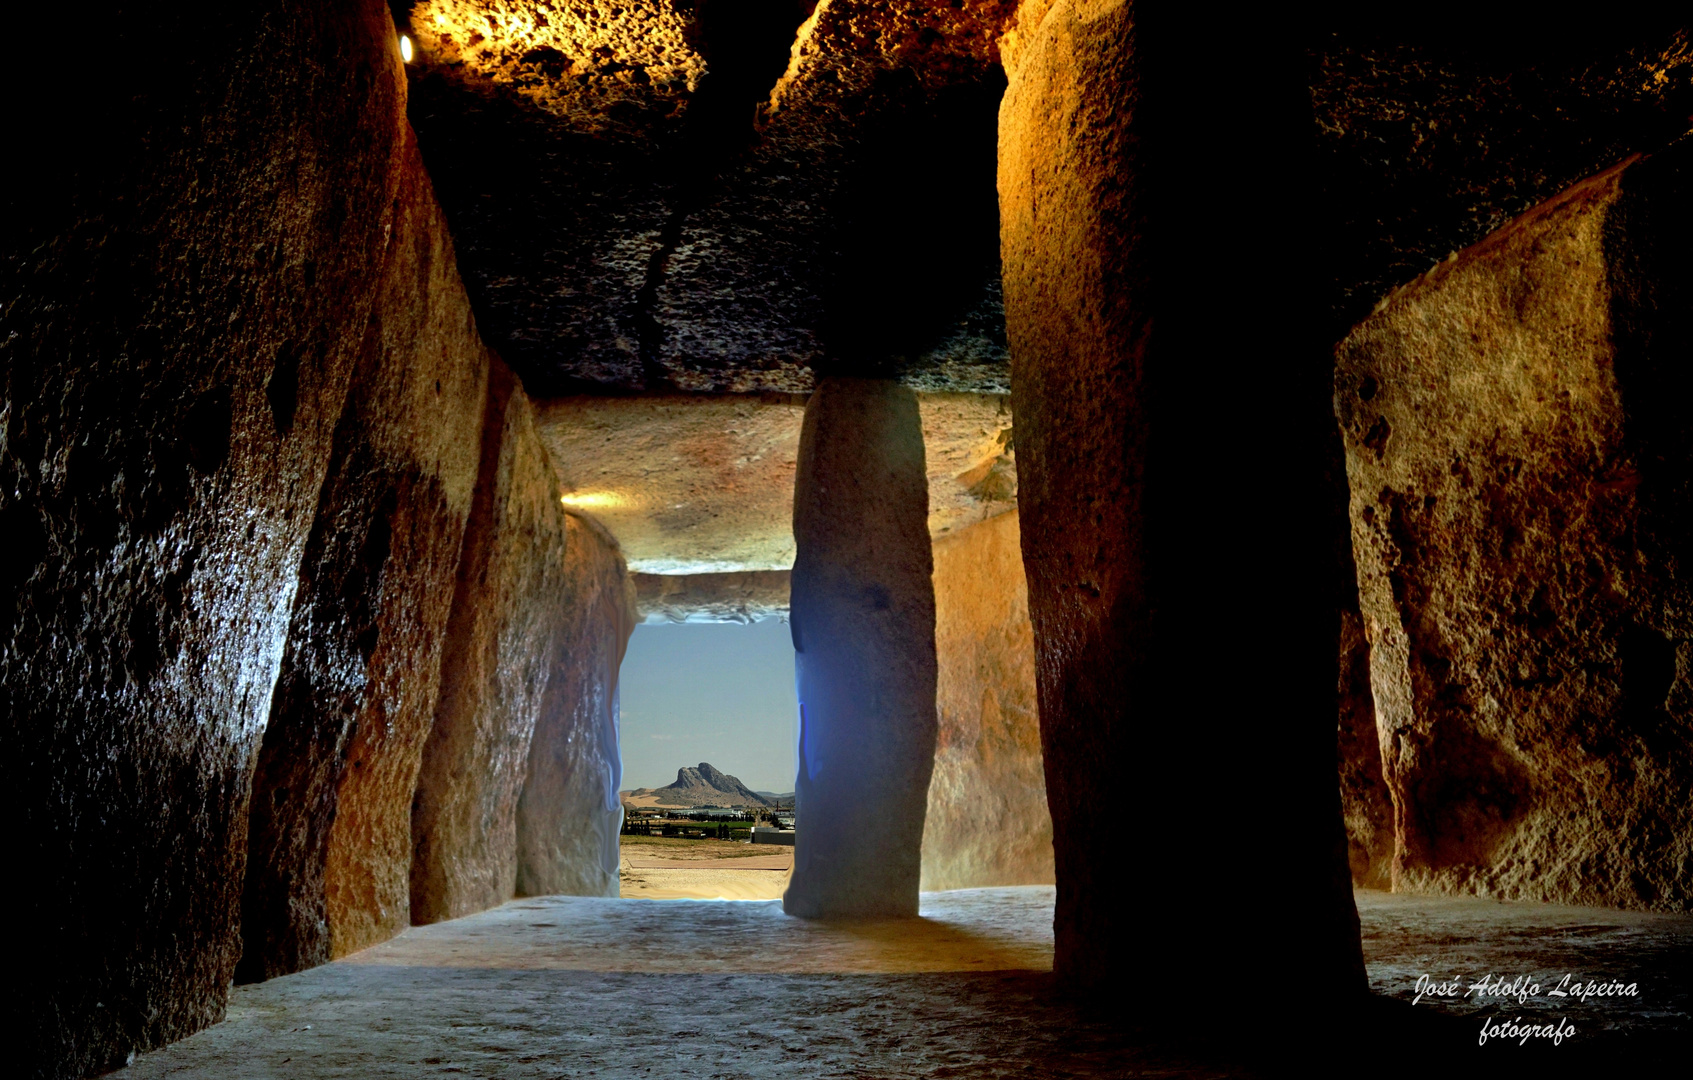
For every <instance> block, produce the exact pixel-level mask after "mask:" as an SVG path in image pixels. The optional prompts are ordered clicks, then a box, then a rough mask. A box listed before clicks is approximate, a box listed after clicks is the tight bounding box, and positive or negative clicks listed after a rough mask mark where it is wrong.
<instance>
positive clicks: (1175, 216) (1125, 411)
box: [999, 0, 1365, 1007]
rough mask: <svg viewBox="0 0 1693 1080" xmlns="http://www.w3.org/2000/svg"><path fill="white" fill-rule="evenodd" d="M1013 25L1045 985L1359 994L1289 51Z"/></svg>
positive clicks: (1008, 207)
mask: <svg viewBox="0 0 1693 1080" xmlns="http://www.w3.org/2000/svg"><path fill="white" fill-rule="evenodd" d="M1042 8H1047V10H1045V12H1044V15H1043V14H1042V12H1041V10H1040V9H1042ZM1023 14H1024V15H1025V16H1026V17H1025V18H1023V19H1021V20H1020V21H1019V28H1018V30H1017V33H1016V35H1015V36H1014V39H1013V40H1012V41H1011V42H1010V43H1009V44H1010V48H1008V49H1007V51H1006V56H1005V59H1006V67H1007V70H1008V72H1009V73H1010V82H1009V86H1008V89H1007V91H1006V96H1005V100H1004V103H1003V105H1002V106H1001V111H1000V129H999V130H1000V143H999V147H1000V156H999V191H1000V216H1001V256H1002V259H1003V267H1004V269H1003V273H1004V283H1005V309H1006V324H1007V330H1008V334H1009V342H1010V348H1011V355H1012V397H1013V400H1014V402H1015V408H1016V414H1017V470H1018V480H1019V493H1018V501H1019V507H1020V513H1021V519H1022V521H1021V525H1022V536H1023V541H1022V543H1023V559H1024V566H1025V568H1026V570H1027V573H1028V589H1029V609H1030V616H1031V621H1032V624H1033V627H1034V639H1035V649H1036V681H1037V692H1038V697H1039V704H1040V712H1041V732H1042V743H1043V750H1044V760H1045V763H1046V775H1047V793H1048V800H1049V804H1050V806H1051V809H1052V818H1053V829H1054V849H1055V856H1056V864H1057V865H1056V869H1057V880H1058V907H1057V912H1056V916H1055V931H1056V946H1057V950H1056V957H1055V969H1056V971H1057V974H1058V977H1059V979H1060V981H1061V983H1064V984H1067V985H1068V986H1070V987H1072V988H1077V987H1093V988H1099V989H1111V988H1115V989H1116V990H1118V991H1119V992H1123V993H1127V994H1130V995H1133V994H1135V993H1136V992H1137V991H1139V992H1141V993H1143V994H1144V995H1146V1003H1147V1004H1148V1005H1163V1006H1166V1007H1168V1006H1170V1005H1171V1004H1172V1002H1175V1001H1179V1000H1181V998H1180V994H1181V993H1182V992H1188V991H1193V990H1196V989H1198V988H1200V987H1203V986H1205V985H1207V984H1212V985H1214V980H1215V979H1216V978H1217V977H1218V976H1219V973H1220V972H1222V971H1224V970H1252V971H1266V972H1268V971H1284V972H1292V971H1297V972H1298V973H1299V979H1300V985H1301V986H1304V987H1310V988H1312V989H1313V990H1318V989H1319V988H1320V990H1321V992H1322V993H1324V994H1326V995H1337V994H1342V993H1357V994H1359V995H1361V994H1362V993H1363V991H1364V988H1365V984H1364V977H1363V974H1364V973H1363V963H1362V959H1361V956H1360V947H1359V939H1358V929H1357V915H1356V912H1355V910H1354V908H1353V905H1352V898H1351V893H1350V889H1349V882H1348V880H1347V878H1348V875H1347V868H1346V848H1345V841H1344V835H1343V833H1342V829H1341V816H1340V804H1339V796H1338V791H1337V781H1336V775H1335V753H1336V747H1335V722H1334V716H1335V708H1336V704H1335V701H1336V698H1335V656H1336V655H1337V652H1336V649H1337V637H1336V635H1337V630H1338V625H1339V623H1338V609H1339V603H1338V598H1339V595H1340V592H1339V586H1340V584H1341V583H1342V582H1343V580H1344V578H1343V576H1342V574H1341V573H1340V571H1339V569H1338V567H1339V565H1340V564H1339V561H1338V559H1337V555H1338V553H1339V552H1341V551H1343V550H1344V546H1343V545H1344V539H1343V537H1344V532H1343V520H1342V518H1341V507H1342V506H1343V503H1341V502H1340V501H1339V500H1338V499H1336V498H1334V495H1335V491H1334V489H1333V488H1331V486H1330V478H1331V476H1332V471H1331V470H1332V462H1333V461H1334V460H1335V451H1336V449H1337V448H1336V447H1335V446H1334V445H1333V443H1334V440H1335V438H1336V436H1335V431H1334V425H1333V422H1332V421H1331V420H1330V419H1329V418H1328V416H1327V415H1326V413H1327V399H1328V390H1327V382H1328V379H1329V369H1330V362H1329V350H1328V349H1327V348H1326V343H1325V342H1324V341H1323V339H1322V336H1321V333H1320V328H1321V327H1320V323H1319V322H1318V316H1319V314H1320V308H1321V305H1322V303H1323V296H1322V294H1321V292H1320V291H1319V290H1318V289H1317V288H1314V287H1313V283H1314V280H1315V275H1314V274H1313V273H1312V269H1313V268H1312V266H1311V265H1309V259H1310V253H1311V252H1312V250H1313V248H1315V247H1318V246H1319V244H1320V234H1321V230H1320V229H1317V228H1316V227H1315V226H1314V222H1315V221H1316V220H1317V219H1316V217H1315V215H1314V213H1313V208H1312V206H1311V205H1310V199H1309V196H1308V195H1307V192H1308V191H1309V190H1310V185H1309V184H1308V183H1306V174H1305V170H1304V165H1303V161H1304V154H1305V151H1304V150H1303V149H1302V148H1303V147H1304V145H1305V144H1306V143H1307V142H1308V141H1309V139H1310V134H1309V132H1310V114H1309V108H1310V106H1309V99H1308V94H1307V92H1306V90H1305V88H1304V86H1303V83H1302V80H1301V69H1300V66H1299V52H1298V49H1297V41H1295V40H1291V35H1290V34H1289V32H1288V31H1287V29H1285V28H1284V27H1283V26H1282V25H1281V24H1279V23H1278V22H1277V21H1276V20H1277V19H1278V18H1279V13H1276V12H1271V11H1268V10H1266V11H1264V12H1262V13H1245V14H1241V13H1231V16H1230V17H1229V18H1228V19H1223V20H1219V19H1216V18H1214V17H1212V16H1211V14H1210V13H1208V12H1205V11H1202V10H1200V9H1198V8H1196V7H1194V6H1192V5H1181V4H1177V3H1173V2H1164V0H1148V2H1133V3H1131V2H1127V0H1093V2H1083V0H1058V2H1057V3H1053V4H1051V5H1050V7H1047V5H1046V4H1045V2H1044V0H1031V2H1028V3H1025V4H1024V5H1023ZM1107 852H1110V853H1112V854H1109V855H1108V854H1106V853H1107ZM1137 972H1139V973H1144V975H1145V977H1144V978H1140V977H1135V976H1134V974H1133V973H1137ZM1271 1004H1272V1005H1273V1004H1274V1003H1271Z"/></svg>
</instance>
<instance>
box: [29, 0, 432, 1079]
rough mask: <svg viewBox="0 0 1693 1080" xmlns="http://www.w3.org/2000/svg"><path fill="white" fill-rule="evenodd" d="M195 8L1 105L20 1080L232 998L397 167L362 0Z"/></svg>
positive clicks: (385, 28)
mask: <svg viewBox="0 0 1693 1080" xmlns="http://www.w3.org/2000/svg"><path fill="white" fill-rule="evenodd" d="M285 7H286V9H287V10H286V12H285V11H284V10H283V9H284V8H285ZM18 15H19V16H20V17H22V16H23V13H18ZM204 16H205V12H204V11H202V10H200V9H197V8H186V9H173V10H171V11H149V12H147V13H146V14H145V15H144V16H135V15H132V14H131V13H128V12H125V13H122V14H119V15H114V16H113V17H112V18H110V19H109V20H108V19H106V18H102V19H99V20H96V21H98V22H100V23H101V27H100V30H99V31H98V32H96V33H90V34H87V35H85V36H86V37H87V38H88V39H89V40H88V41H86V42H85V45H84V48H85V53H84V55H85V58H86V60H87V66H86V70H84V71H83V72H82V74H81V75H79V76H78V77H77V78H76V79H75V80H70V82H71V83H74V86H73V85H66V84H65V80H59V79H55V78H54V77H53V76H52V75H51V74H50V71H49V69H42V70H41V75H40V78H41V81H39V82H36V81H33V80H34V78H35V76H34V75H32V74H31V72H32V71H33V70H34V65H35V64H36V62H37V61H36V59H35V58H34V57H20V58H19V59H18V61H17V64H15V65H14V66H13V70H12V71H11V72H9V75H17V74H19V72H20V70H21V73H22V74H23V76H24V79H25V81H24V82H23V83H8V90H9V92H10V93H16V92H17V91H16V90H14V89H13V88H14V87H18V86H31V87H34V88H36V89H39V87H41V86H46V85H49V84H51V83H54V82H57V83H60V84H61V85H60V90H58V91H56V92H53V93H36V94H33V95H32V96H30V97H28V98H27V99H26V98H22V97H17V98H14V100H17V101H20V102H22V101H24V100H28V102H29V103H28V104H27V105H23V104H20V105H19V108H18V113H19V116H18V117H17V118H16V120H15V122H14V123H10V124H9V127H8V131H9V136H8V138H9V140H10V144H9V147H8V166H7V169H8V184H7V199H8V205H9V206H12V207H19V208H21V207H24V206H27V207H28V209H27V210H22V209H19V210H17V211H16V212H9V213H8V215H7V217H8V220H7V222H6V225H5V229H4V233H3V234H0V244H3V245H4V247H3V259H0V282H3V292H4V295H5V297H6V300H5V306H4V309H3V311H0V394H3V404H0V418H3V419H0V430H3V432H4V435H3V437H0V475H3V479H4V482H3V484H0V492H3V494H0V522H3V528H0V535H3V536H4V538H5V544H6V551H7V553H6V560H5V563H6V571H5V575H4V589H3V592H0V619H3V620H4V622H5V624H6V630H5V631H4V635H3V636H4V640H5V645H4V648H3V650H0V700H4V702H5V706H4V711H5V715H6V721H5V728H4V731H5V734H4V739H5V752H4V753H3V754H0V792H3V793H4V794H3V798H4V800H5V801H4V807H5V812H6V814H7V816H8V820H9V821H11V822H12V823H13V827H14V828H15V832H16V836H15V840H14V842H13V844H12V846H11V854H10V863H11V873H12V875H13V880H14V881H15V882H19V883H23V882H27V883H28V884H27V886H24V887H20V888H16V889H13V890H12V896H11V901H10V903H9V905H8V912H9V914H10V916H11V917H12V918H15V919H17V920H19V922H18V925H19V926H25V925H27V926H28V927H29V928H30V929H29V930H28V931H27V932H22V933H24V934H25V936H26V937H27V939H28V940H27V941H25V942H23V943H22V945H21V946H20V947H19V949H18V950H16V952H15V953H14V955H13V957H12V958H11V959H9V960H8V974H9V978H10V979H12V980H13V982H14V986H15V987H16V989H17V992H16V993H15V994H14V995H11V996H9V997H8V1002H9V1005H8V1009H9V1010H10V1015H9V1016H8V1021H7V1030H8V1032H9V1033H10V1035H11V1037H10V1039H9V1040H8V1043H9V1047H10V1049H9V1051H8V1056H9V1066H8V1067H9V1068H21V1070H22V1073H23V1074H24V1075H30V1076H38V1077H64V1078H67V1080H71V1078H80V1077H83V1076H87V1075H91V1074H94V1073H100V1072H104V1071H106V1070H107V1069H110V1068H113V1067H116V1066H120V1065H122V1064H123V1062H124V1060H125V1058H126V1057H127V1055H128V1054H129V1053H130V1052H131V1051H133V1050H136V1049H144V1048H147V1047H151V1046H157V1045H159V1044H161V1043H164V1042H168V1041H170V1040H172V1039H178V1038H181V1037H183V1036H185V1035H187V1034H189V1033H190V1032H192V1031H194V1030H196V1029H198V1028H200V1027H203V1026H205V1025H207V1024H210V1023H213V1022H215V1021H217V1020H219V1019H221V1018H222V1016H223V1014H224V1004H225V1000H226V995H227V993H228V989H229V985H230V979H231V976H232V975H233V973H234V969H235V964H236V959H237V957H238V956H239V954H240V950H241V944H240V932H239V929H238V925H239V907H240V898H241V881H242V877H243V870H244V868H245V858H244V854H245V850H246V837H247V790H248V780H249V778H250V776H251V772H252V766H253V757H254V754H255V752H256V751H257V749H258V745H259V736H260V733H261V732H262V731H263V729H264V726H265V720H266V715H267V711H268V707H269V702H270V697H271V687H272V685H273V683H274V681H275V678H276V674H277V671H278V669H279V666H280V664H281V661H282V655H283V648H284V642H285V639H286V635H287V631H288V625H289V614H290V610H291V608H292V604H293V596H294V591H295V581H296V574H297V572H298V568H299V562H300V558H301V554H302V552H303V551H304V549H305V546H306V541H307V535H308V533H309V532H310V530H311V527H312V520H313V511H314V510H315V508H316V506H317V499H318V489H319V486H320V485H321V483H322V482H323V478H324V474H325V470H326V467H327V466H328V463H329V460H330V456H331V438H332V433H333V430H334V427H335V422H336V418H337V417H338V416H340V415H341V411H342V403H343V400H344V398H345V396H346V390H347V385H348V379H349V375H350V372H351V371H352V369H353V366H354V362H355V359H356V358H357V357H358V355H359V352H360V349H361V346H362V343H363V342H364V341H365V339H366V333H367V324H368V320H369V318H370V316H371V314H372V312H373V310H374V309H375V305H376V302H377V296H378V293H379V292H380V290H381V287H382V282H383V276H382V266H383V261H384V247H385V244H386V242H387V238H388V237H389V236H390V233H391V230H392V228H393V227H394V224H395V217H394V209H393V205H394V199H395V197H396V195H397V194H398V193H399V191H400V185H401V182H402V179H403V177H404V173H405V170H404V168H403V156H402V154H403V149H404V141H405V120H404V87H403V83H402V79H401V74H400V60H399V56H398V55H397V53H396V51H395V48H394V40H393V32H392V28H391V24H390V22H389V19H388V14H387V11H386V9H385V8H384V7H383V5H381V4H377V3H372V2H361V3H353V4H346V3H342V4H324V3H304V4H293V5H281V4H262V5H255V6H254V7H251V8H243V9H241V10H239V11H235V10H228V11H224V12H221V13H220V17H219V18H216V19H204ZM35 17H36V16H35V15H33V14H32V15H30V16H28V19H33V18H35ZM42 17H44V18H48V19H53V20H56V21H55V22H54V23H53V24H52V25H53V26H54V28H55V29H54V30H53V32H56V33H62V32H64V30H65V26H64V24H63V18H64V13H63V12H49V13H45V14H44V15H43V16H42ZM202 20H204V21H203V23H202ZM73 21H74V20H73ZM29 25H30V23H29V21H27V20H26V21H25V22H24V23H23V26H24V27H25V28H27V27H28V26H29ZM261 27H262V28H263V32H261ZM18 33H20V34H22V35H23V36H28V37H31V38H32V39H33V38H34V35H33V34H32V33H31V32H30V31H29V30H27V29H19V30H18ZM79 33H80V31H79ZM36 40H37V41H38V43H37V44H36V45H35V46H32V47H31V48H30V49H29V50H26V51H28V52H31V53H35V54H40V55H43V56H45V55H47V54H50V53H51V52H52V51H54V50H52V49H50V48H48V47H46V46H44V45H42V44H40V40H44V39H36ZM184 40H192V41H194V42H195V43H196V47H195V48H192V49H187V50H183V49H182V48H181V47H180V42H182V41H184ZM49 62H50V61H49ZM25 114H27V115H25ZM26 162H27V163H28V164H27V166H26V165H25V163H26ZM14 184H15V185H18V186H15V187H14V186H13V185H14ZM14 196H15V197H17V198H19V199H23V200H26V201H24V202H18V203H13V202H12V201H11V199H12V198H13V197H14Z"/></svg>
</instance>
